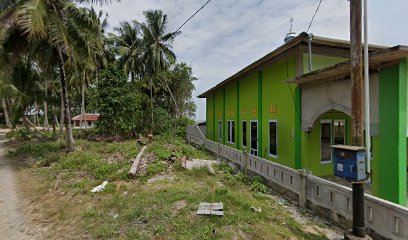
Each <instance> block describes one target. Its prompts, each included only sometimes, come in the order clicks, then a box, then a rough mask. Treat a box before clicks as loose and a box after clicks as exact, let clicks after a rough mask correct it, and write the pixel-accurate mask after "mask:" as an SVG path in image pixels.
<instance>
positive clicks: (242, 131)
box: [241, 120, 248, 148]
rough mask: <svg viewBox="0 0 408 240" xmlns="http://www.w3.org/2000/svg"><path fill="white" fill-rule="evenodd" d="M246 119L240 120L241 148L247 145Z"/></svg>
mask: <svg viewBox="0 0 408 240" xmlns="http://www.w3.org/2000/svg"><path fill="white" fill-rule="evenodd" d="M247 122H248V121H247V120H242V121H241V145H242V148H247V147H248V137H247V133H248V124H247ZM244 123H245V131H246V133H245V134H244ZM244 135H245V140H246V141H245V144H246V145H244Z"/></svg>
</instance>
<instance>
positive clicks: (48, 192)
mask: <svg viewBox="0 0 408 240" xmlns="http://www.w3.org/2000/svg"><path fill="white" fill-rule="evenodd" d="M139 150H140V146H137V145H136V143H135V141H124V142H115V143H100V142H98V143H95V142H88V141H84V140H79V141H77V142H76V150H75V151H74V152H72V153H68V154H66V153H65V152H64V150H63V148H62V147H61V144H60V143H58V142H55V143H28V144H25V145H19V146H17V147H16V150H15V153H14V154H13V158H14V159H20V157H22V156H27V155H30V156H31V157H33V158H35V159H38V160H39V161H44V159H51V158H52V159H53V161H50V166H47V167H41V165H40V167H38V164H34V165H32V167H29V168H27V167H26V168H23V169H22V170H21V172H20V176H21V181H19V182H20V183H21V184H23V183H26V184H29V186H26V187H23V189H24V191H25V192H26V194H27V195H29V196H30V197H31V198H32V200H33V202H36V204H39V206H40V209H42V210H41V211H44V214H45V215H44V218H46V219H51V220H52V221H54V224H55V225H57V226H66V229H65V230H63V229H61V228H53V229H58V230H53V229H50V230H49V233H48V234H49V236H48V237H49V238H58V237H62V238H65V236H75V237H78V236H85V237H87V238H90V239H214V236H213V231H214V230H215V235H216V239H245V238H248V239H325V238H324V237H322V236H320V235H312V234H309V233H305V232H303V231H302V226H301V225H300V224H299V223H297V222H296V221H295V220H294V219H293V218H292V217H291V216H290V215H289V214H288V213H287V212H286V211H285V209H284V207H283V206H281V205H279V204H278V203H276V202H274V201H273V200H271V199H270V198H268V197H265V195H263V194H262V193H264V192H267V191H268V189H267V188H266V186H265V185H264V183H263V181H262V179H260V178H254V179H249V178H247V177H246V176H244V175H242V174H235V175H234V174H233V171H232V169H231V168H230V167H229V166H228V164H225V163H223V164H221V165H220V166H218V167H217V168H216V171H217V172H218V173H217V175H216V176H212V175H209V174H208V171H207V169H206V168H202V169H194V170H192V171H187V170H184V169H182V168H180V167H179V165H180V162H179V160H176V161H174V162H171V161H168V158H169V157H170V156H175V157H178V158H181V157H183V156H186V157H188V158H199V159H213V158H214V156H211V155H210V154H208V153H207V152H205V151H201V150H198V149H195V148H192V147H191V146H189V145H187V144H186V143H184V142H183V140H181V139H178V138H171V137H168V136H167V137H157V138H156V141H155V142H154V143H151V145H149V147H148V152H151V153H154V154H155V156H156V160H155V161H154V162H153V163H152V164H150V165H149V166H148V167H147V170H146V176H144V177H146V178H152V177H155V176H156V175H160V174H161V175H163V174H165V175H170V176H171V178H167V179H164V180H160V181H156V182H153V183H148V182H146V181H140V180H129V179H127V177H126V173H127V171H128V170H129V168H130V165H131V162H129V160H130V159H131V158H134V157H135V156H136V155H137V153H138V151H139ZM35 166H37V167H35ZM170 166H171V168H169V167H170ZM169 169H171V170H169ZM27 173H30V174H31V176H32V178H30V179H31V180H30V182H28V183H27V182H24V176H26V174H27ZM103 180H109V184H108V185H107V186H106V188H105V190H104V191H103V192H100V193H91V192H90V190H91V189H92V188H93V187H95V186H96V185H99V184H100V183H101V182H102V181H103ZM57 181H58V182H59V183H58V184H57V185H58V190H56V191H54V190H52V189H53V188H54V187H55V185H56V182H57ZM62 193H64V194H62ZM211 201H214V202H223V203H224V206H225V210H224V212H225V216H224V217H215V216H197V215H196V214H195V212H196V211H197V208H198V204H199V203H200V202H211ZM251 207H256V208H260V209H262V211H261V212H254V211H252V210H251ZM73 238H74V237H73Z"/></svg>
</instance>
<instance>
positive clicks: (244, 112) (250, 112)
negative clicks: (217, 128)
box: [239, 73, 258, 152]
mask: <svg viewBox="0 0 408 240" xmlns="http://www.w3.org/2000/svg"><path fill="white" fill-rule="evenodd" d="M239 97H240V101H239V108H240V109H239V124H240V130H241V131H242V127H241V124H242V123H241V122H242V120H246V121H247V134H246V136H247V148H246V149H242V142H241V140H240V143H241V144H240V146H239V149H242V150H246V151H247V152H249V146H250V142H249V141H250V132H249V130H250V126H249V124H250V120H258V74H257V73H255V74H252V75H251V76H249V77H247V78H244V79H242V80H240V81H239ZM239 135H240V137H241V133H240V134H239Z"/></svg>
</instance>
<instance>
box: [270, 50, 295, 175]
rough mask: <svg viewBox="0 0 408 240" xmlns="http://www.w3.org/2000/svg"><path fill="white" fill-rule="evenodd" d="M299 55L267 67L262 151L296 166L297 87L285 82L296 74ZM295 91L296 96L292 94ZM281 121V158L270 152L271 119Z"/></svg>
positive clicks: (278, 160) (279, 152)
mask: <svg viewBox="0 0 408 240" xmlns="http://www.w3.org/2000/svg"><path fill="white" fill-rule="evenodd" d="M295 69H296V61H295V57H289V58H288V59H287V62H286V60H282V61H280V62H278V63H276V64H273V65H272V66H270V67H268V68H265V69H264V70H263V81H262V84H263V86H262V113H263V115H262V129H263V134H262V135H263V136H262V143H263V149H262V153H263V156H264V158H266V159H269V160H272V161H274V162H277V163H279V164H283V165H285V166H288V167H292V168H295V89H296V88H295V86H290V85H289V84H287V83H285V82H284V81H285V80H287V79H288V78H292V77H294V76H295V74H296V72H295ZM292 94H293V95H292ZM270 120H277V129H278V146H277V153H278V154H277V157H276V158H275V157H273V156H270V155H269V125H268V124H269V121H270Z"/></svg>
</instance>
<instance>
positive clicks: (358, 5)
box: [345, 0, 366, 239]
mask: <svg viewBox="0 0 408 240" xmlns="http://www.w3.org/2000/svg"><path fill="white" fill-rule="evenodd" d="M361 22H362V0H350V62H351V74H350V77H351V128H352V130H351V131H352V145H354V146H361V147H363V146H364V131H363V126H364V125H363V113H364V108H363V96H364V92H363V89H364V83H363V68H362V66H363V46H362V41H361V37H362V25H361ZM352 186H353V229H352V234H353V236H355V237H357V238H358V239H362V238H365V237H366V235H365V214H364V181H356V182H353V183H352ZM345 239H354V238H351V237H350V235H348V234H345Z"/></svg>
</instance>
